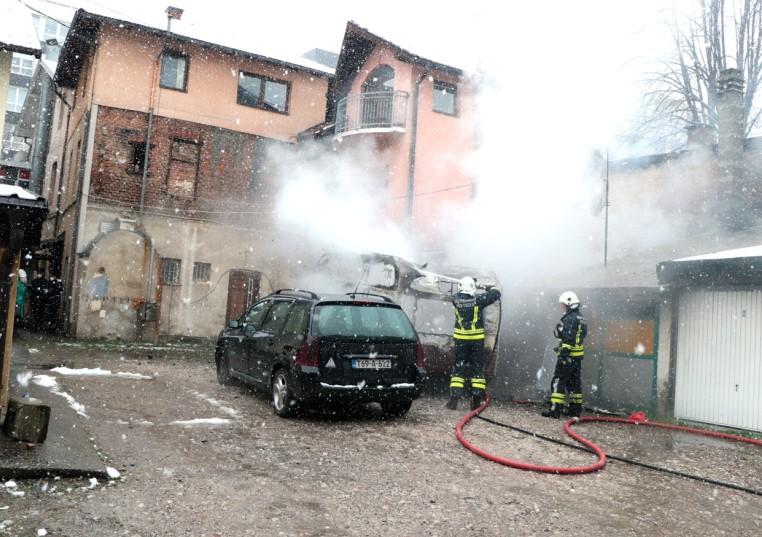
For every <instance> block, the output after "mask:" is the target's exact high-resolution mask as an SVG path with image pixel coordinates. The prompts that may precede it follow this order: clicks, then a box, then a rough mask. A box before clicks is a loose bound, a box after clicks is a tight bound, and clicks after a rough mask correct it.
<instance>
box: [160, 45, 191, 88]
mask: <svg viewBox="0 0 762 537" xmlns="http://www.w3.org/2000/svg"><path fill="white" fill-rule="evenodd" d="M187 84H188V56H186V55H185V54H182V53H180V52H173V51H169V50H165V51H164V53H163V54H162V55H161V77H160V81H159V85H160V86H161V87H162V88H167V89H173V90H178V91H186V90H187Z"/></svg>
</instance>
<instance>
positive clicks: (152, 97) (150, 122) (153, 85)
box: [139, 47, 164, 224]
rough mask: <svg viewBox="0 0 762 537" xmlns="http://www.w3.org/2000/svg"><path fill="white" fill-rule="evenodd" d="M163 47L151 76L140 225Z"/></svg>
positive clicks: (141, 183)
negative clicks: (157, 77) (157, 80)
mask: <svg viewBox="0 0 762 537" xmlns="http://www.w3.org/2000/svg"><path fill="white" fill-rule="evenodd" d="M163 50H164V49H163V47H162V51H160V52H159V55H158V56H157V57H156V62H155V63H154V66H153V74H152V75H151V95H150V97H149V98H148V129H147V131H146V147H145V151H144V152H143V177H142V179H141V182H140V207H139V216H140V223H141V224H142V223H143V210H144V207H145V199H146V186H147V183H148V166H149V165H150V163H151V137H152V136H153V108H154V100H155V97H156V93H157V92H156V86H157V84H156V76H157V74H158V72H159V65H160V63H161V55H162V53H163Z"/></svg>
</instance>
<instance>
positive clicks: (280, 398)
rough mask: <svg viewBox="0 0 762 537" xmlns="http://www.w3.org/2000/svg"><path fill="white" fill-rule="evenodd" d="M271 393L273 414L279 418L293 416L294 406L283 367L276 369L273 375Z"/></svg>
mask: <svg viewBox="0 0 762 537" xmlns="http://www.w3.org/2000/svg"><path fill="white" fill-rule="evenodd" d="M272 394H273V397H272V405H273V410H274V411H275V414H277V415H278V416H280V417H281V418H289V417H291V416H293V415H294V411H295V410H296V407H295V405H294V398H293V395H292V394H291V386H290V384H289V381H288V372H287V371H286V370H285V369H278V370H277V371H276V372H275V375H273V380H272Z"/></svg>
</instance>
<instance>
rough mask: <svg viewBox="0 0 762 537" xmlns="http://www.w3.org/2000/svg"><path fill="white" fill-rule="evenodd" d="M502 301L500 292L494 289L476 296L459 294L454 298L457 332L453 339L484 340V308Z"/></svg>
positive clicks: (454, 332)
mask: <svg viewBox="0 0 762 537" xmlns="http://www.w3.org/2000/svg"><path fill="white" fill-rule="evenodd" d="M499 299H500V291H498V290H497V289H495V288H494V287H490V288H488V289H487V292H486V293H479V294H477V295H475V296H471V295H467V294H465V293H458V294H456V295H453V297H452V305H453V306H454V307H455V330H454V331H453V336H452V337H453V338H454V339H455V341H456V342H458V341H479V340H483V339H484V308H486V307H487V306H489V305H490V304H492V303H494V302H496V301H497V300H499Z"/></svg>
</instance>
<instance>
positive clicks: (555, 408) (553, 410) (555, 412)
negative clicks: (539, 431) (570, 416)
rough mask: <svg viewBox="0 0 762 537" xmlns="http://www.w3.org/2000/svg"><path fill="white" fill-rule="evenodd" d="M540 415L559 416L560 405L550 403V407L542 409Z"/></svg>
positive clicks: (547, 416)
mask: <svg viewBox="0 0 762 537" xmlns="http://www.w3.org/2000/svg"><path fill="white" fill-rule="evenodd" d="M542 416H543V417H545V418H556V419H558V418H560V417H561V406H560V405H557V404H556V403H552V404H551V405H550V408H549V409H548V410H543V411H542Z"/></svg>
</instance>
